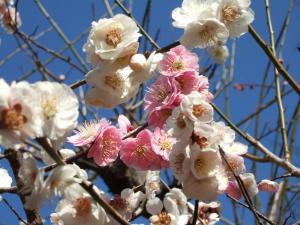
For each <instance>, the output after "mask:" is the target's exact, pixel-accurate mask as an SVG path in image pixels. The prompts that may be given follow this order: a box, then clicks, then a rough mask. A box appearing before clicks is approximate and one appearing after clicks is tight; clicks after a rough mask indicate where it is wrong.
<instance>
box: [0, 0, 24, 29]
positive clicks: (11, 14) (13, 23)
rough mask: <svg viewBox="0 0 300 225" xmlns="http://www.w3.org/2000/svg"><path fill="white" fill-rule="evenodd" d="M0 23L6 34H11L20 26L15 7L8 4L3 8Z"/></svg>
mask: <svg viewBox="0 0 300 225" xmlns="http://www.w3.org/2000/svg"><path fill="white" fill-rule="evenodd" d="M1 10H3V9H2V8H1V6H0V11H1ZM1 25H2V27H3V29H4V30H5V31H6V32H7V33H8V34H12V33H13V32H14V31H15V30H16V29H18V28H20V27H21V25H22V21H21V17H20V14H19V12H16V8H15V7H10V6H9V7H7V8H5V9H4V11H3V14H2V17H1Z"/></svg>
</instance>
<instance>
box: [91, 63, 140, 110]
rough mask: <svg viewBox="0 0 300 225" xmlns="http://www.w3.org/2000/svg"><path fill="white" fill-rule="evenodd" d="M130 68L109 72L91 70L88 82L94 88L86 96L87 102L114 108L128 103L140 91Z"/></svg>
mask: <svg viewBox="0 0 300 225" xmlns="http://www.w3.org/2000/svg"><path fill="white" fill-rule="evenodd" d="M131 73H132V70H131V69H130V67H125V68H123V69H118V70H116V71H114V70H112V71H108V70H104V69H100V68H99V69H94V70H91V71H90V72H89V73H88V74H87V75H86V82H87V83H88V84H89V85H90V86H91V87H92V89H90V90H89V92H88V93H87V95H86V96H85V101H86V102H87V103H88V104H90V105H93V106H98V107H104V108H114V107H116V106H117V105H119V104H121V103H124V102H126V101H128V100H129V99H130V98H132V97H133V96H134V95H135V94H136V93H137V91H138V88H139V83H136V82H134V80H133V79H132V77H131V76H130V74H131Z"/></svg>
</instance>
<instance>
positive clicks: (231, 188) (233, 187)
mask: <svg viewBox="0 0 300 225" xmlns="http://www.w3.org/2000/svg"><path fill="white" fill-rule="evenodd" d="M226 194H228V195H229V196H230V197H232V198H234V199H236V200H240V199H241V197H242V192H241V190H240V188H239V186H238V184H237V183H236V182H235V181H229V183H228V187H227V189H226Z"/></svg>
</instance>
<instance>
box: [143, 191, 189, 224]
mask: <svg viewBox="0 0 300 225" xmlns="http://www.w3.org/2000/svg"><path fill="white" fill-rule="evenodd" d="M146 207H147V206H146ZM163 208H164V209H165V211H162V209H163ZM147 211H148V212H149V213H150V214H152V216H151V217H150V218H149V220H150V224H152V225H156V224H169V225H186V224H187V223H188V221H189V219H190V218H191V215H190V214H189V213H188V208H187V198H186V196H185V195H184V194H183V193H182V191H181V190H180V189H177V188H173V189H171V190H170V192H169V193H167V194H166V195H165V198H164V201H163V203H162V201H161V200H160V199H159V198H155V199H153V201H152V203H151V206H148V207H147Z"/></svg>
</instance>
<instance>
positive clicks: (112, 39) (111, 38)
mask: <svg viewBox="0 0 300 225" xmlns="http://www.w3.org/2000/svg"><path fill="white" fill-rule="evenodd" d="M121 41H122V33H121V29H119V28H115V29H112V30H110V31H109V32H108V33H107V34H106V37H105V42H106V44H108V45H110V46H113V47H114V48H115V47H117V45H118V44H119V43H121Z"/></svg>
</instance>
